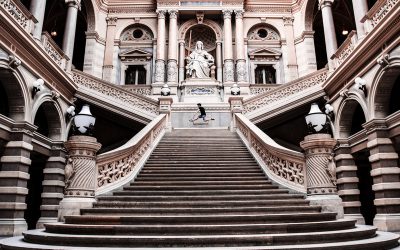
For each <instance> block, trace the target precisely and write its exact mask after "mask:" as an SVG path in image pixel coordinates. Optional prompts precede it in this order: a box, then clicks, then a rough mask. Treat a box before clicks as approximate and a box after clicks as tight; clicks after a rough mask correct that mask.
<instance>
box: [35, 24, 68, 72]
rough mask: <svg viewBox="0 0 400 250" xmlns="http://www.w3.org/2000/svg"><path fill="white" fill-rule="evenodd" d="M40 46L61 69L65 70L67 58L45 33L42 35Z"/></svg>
mask: <svg viewBox="0 0 400 250" xmlns="http://www.w3.org/2000/svg"><path fill="white" fill-rule="evenodd" d="M42 46H43V49H44V51H46V53H47V54H48V55H49V56H50V58H51V59H52V60H53V61H54V62H55V63H57V65H58V66H60V67H61V68H62V69H65V66H66V63H67V61H68V60H69V58H68V56H67V55H65V54H64V51H62V49H60V47H58V45H57V43H56V42H54V40H53V38H51V36H50V34H49V33H48V32H46V31H45V32H43V33H42Z"/></svg>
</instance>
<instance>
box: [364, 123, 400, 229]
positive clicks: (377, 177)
mask: <svg viewBox="0 0 400 250" xmlns="http://www.w3.org/2000/svg"><path fill="white" fill-rule="evenodd" d="M363 126H364V128H365V129H366V130H367V135H368V143H367V146H368V149H369V152H370V156H369V161H370V163H371V167H372V170H371V176H372V178H373V182H374V185H373V186H372V190H373V191H374V193H375V200H374V204H375V206H376V210H377V215H376V216H375V219H374V225H375V226H376V227H378V229H380V230H384V231H394V232H399V231H400V168H399V163H398V160H399V156H398V154H397V153H396V150H395V148H394V146H393V143H392V141H391V140H390V138H389V132H388V128H387V125H386V122H385V120H384V119H374V120H371V121H369V122H367V123H365V124H364V125H363Z"/></svg>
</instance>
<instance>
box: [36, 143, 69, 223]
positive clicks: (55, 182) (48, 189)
mask: <svg viewBox="0 0 400 250" xmlns="http://www.w3.org/2000/svg"><path fill="white" fill-rule="evenodd" d="M65 155H66V152H65V149H64V147H63V145H62V143H57V144H55V145H53V146H52V149H51V155H50V157H49V159H48V160H47V163H46V166H45V168H44V170H43V172H44V181H43V192H42V205H41V206H40V218H39V221H38V223H37V224H36V228H43V225H44V224H45V223H52V222H57V220H58V219H57V217H58V208H59V204H60V201H61V200H62V199H63V198H64V187H65V182H64V174H65V173H64V171H65V170H64V168H65V163H66V160H65V157H66V156H65Z"/></svg>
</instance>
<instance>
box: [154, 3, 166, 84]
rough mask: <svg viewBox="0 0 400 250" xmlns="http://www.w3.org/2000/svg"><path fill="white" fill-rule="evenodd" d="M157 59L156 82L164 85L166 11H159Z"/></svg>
mask: <svg viewBox="0 0 400 250" xmlns="http://www.w3.org/2000/svg"><path fill="white" fill-rule="evenodd" d="M157 14H158V26H157V55H156V56H157V59H156V72H155V82H156V83H164V80H165V14H166V11H165V10H157Z"/></svg>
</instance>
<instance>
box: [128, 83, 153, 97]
mask: <svg viewBox="0 0 400 250" xmlns="http://www.w3.org/2000/svg"><path fill="white" fill-rule="evenodd" d="M121 87H122V88H123V89H125V90H128V91H130V92H132V93H134V94H138V95H147V96H149V95H151V86H150V85H121Z"/></svg>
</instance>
